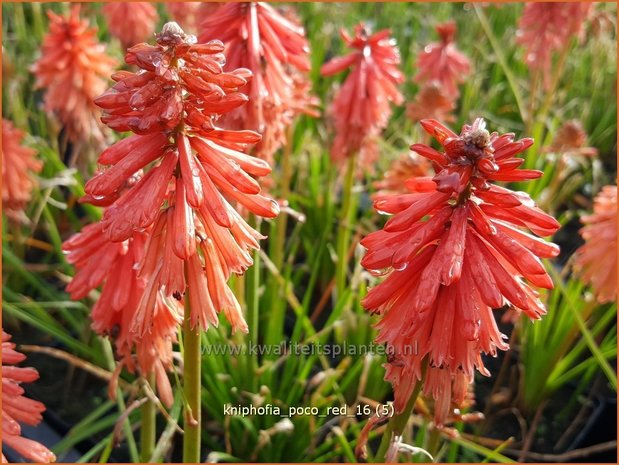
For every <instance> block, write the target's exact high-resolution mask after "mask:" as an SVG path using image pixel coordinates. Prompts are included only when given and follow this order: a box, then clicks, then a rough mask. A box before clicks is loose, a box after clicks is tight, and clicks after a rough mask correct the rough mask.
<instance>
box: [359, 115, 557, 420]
mask: <svg viewBox="0 0 619 465" xmlns="http://www.w3.org/2000/svg"><path fill="white" fill-rule="evenodd" d="M421 125H422V126H423V128H424V129H425V130H426V132H428V133H429V134H430V135H432V136H433V137H434V138H435V139H436V140H438V142H440V144H441V145H442V146H443V149H444V151H443V152H439V151H437V150H435V149H433V148H431V147H429V146H426V145H422V144H415V145H412V146H411V150H413V151H415V152H417V153H418V154H419V155H421V156H423V157H425V158H427V159H428V160H430V161H431V162H432V164H433V165H434V168H435V172H436V173H437V174H436V175H435V176H434V177H432V178H430V177H427V178H417V179H413V180H410V181H407V183H406V187H407V188H408V190H409V193H406V194H396V195H393V196H384V197H381V198H379V199H377V200H376V201H375V208H376V210H378V211H381V212H385V213H388V214H393V215H394V216H393V217H392V218H390V219H389V221H387V223H386V224H385V227H384V229H383V230H380V231H377V232H374V233H372V234H370V235H368V236H367V237H365V238H364V239H363V241H362V244H363V245H364V246H365V247H366V248H367V249H368V250H367V253H366V255H365V257H364V258H363V260H362V264H363V266H364V267H365V268H367V269H368V270H370V272H371V273H373V274H375V275H378V276H380V275H385V274H388V276H387V278H386V279H385V280H384V281H383V282H382V283H381V284H379V285H378V286H376V287H374V288H373V289H371V290H370V292H369V293H368V295H367V296H366V298H365V299H364V301H363V304H364V306H365V307H366V308H367V309H368V310H371V311H372V312H374V313H378V314H381V315H382V319H381V321H380V322H379V323H378V324H377V327H378V328H379V335H378V339H377V340H378V341H379V342H384V343H386V344H387V346H388V349H389V350H390V352H391V354H392V356H391V357H390V359H389V362H388V364H387V374H386V379H388V380H389V381H390V382H391V383H392V384H393V386H394V390H395V407H396V409H397V410H398V411H401V410H402V409H403V408H404V406H405V405H406V404H407V402H408V399H409V398H410V396H411V393H412V391H413V388H414V385H415V382H416V381H417V380H418V379H420V378H421V373H422V362H423V361H424V359H427V360H428V363H429V365H428V366H429V368H428V373H427V377H426V380H425V383H424V392H425V393H426V394H432V395H433V397H434V399H436V401H437V404H436V421H437V423H439V424H440V423H442V422H443V420H444V419H445V418H446V416H447V414H448V413H449V408H450V401H451V400H453V401H454V402H455V403H460V402H462V400H463V399H464V396H465V394H466V386H467V385H468V383H470V382H471V381H472V379H473V373H474V369H478V370H479V371H480V372H481V373H483V374H489V373H488V372H487V370H486V368H485V367H484V365H483V362H482V360H481V356H480V355H481V353H486V354H495V353H496V350H497V349H501V350H505V349H507V344H506V343H505V342H504V336H503V335H502V334H500V333H499V331H498V329H497V326H496V323H495V320H494V317H493V315H492V309H495V308H500V307H503V306H505V305H510V306H512V307H514V308H515V309H517V310H520V311H523V312H524V313H525V314H527V315H528V316H529V317H530V318H532V319H538V318H540V316H541V315H543V314H544V313H545V309H544V306H543V304H542V302H541V301H540V300H539V298H538V293H537V292H536V291H535V290H534V289H533V286H535V287H542V288H546V289H549V288H552V281H551V279H550V277H549V276H548V274H547V273H546V270H545V269H544V266H543V265H542V263H541V261H540V260H539V258H538V257H541V258H550V257H555V256H557V254H558V253H559V249H558V247H557V246H556V245H554V244H551V243H547V242H544V241H542V240H540V239H538V238H536V237H534V236H532V235H529V234H527V233H526V232H524V231H523V230H522V229H523V228H528V229H530V230H531V231H533V232H534V233H535V234H538V235H541V236H547V235H550V234H553V233H554V232H555V231H556V230H557V229H558V228H559V223H558V222H557V221H556V220H555V219H554V218H552V217H550V216H548V215H546V214H545V213H543V212H542V211H541V210H539V209H538V208H537V207H536V206H535V204H534V203H533V201H532V200H531V198H530V197H529V196H528V195H527V194H525V193H523V192H512V191H510V190H508V189H505V188H503V187H499V186H496V185H493V184H492V182H493V181H524V180H528V179H535V178H537V177H539V176H541V175H542V173H541V172H540V171H534V170H524V169H523V170H519V169H518V167H519V166H520V165H521V164H522V162H523V160H522V159H520V158H515V155H516V154H518V153H520V152H522V151H523V150H525V149H527V148H528V147H529V146H531V144H532V143H533V140H532V139H521V140H514V135H513V134H504V135H501V136H499V135H498V134H497V133H496V132H495V133H492V134H490V133H489V132H488V131H487V130H486V128H485V122H484V121H483V120H482V119H477V120H475V122H474V123H473V124H472V125H470V126H468V125H466V126H464V127H463V129H462V132H461V133H460V135H458V134H456V133H454V132H452V131H451V130H450V129H448V128H447V127H445V126H443V125H441V124H440V123H438V122H437V121H434V120H424V121H422V122H421Z"/></svg>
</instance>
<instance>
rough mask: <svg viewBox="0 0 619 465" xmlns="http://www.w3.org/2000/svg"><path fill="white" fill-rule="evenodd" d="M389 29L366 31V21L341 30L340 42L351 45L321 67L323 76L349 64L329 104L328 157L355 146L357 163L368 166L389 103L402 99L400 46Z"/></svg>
mask: <svg viewBox="0 0 619 465" xmlns="http://www.w3.org/2000/svg"><path fill="white" fill-rule="evenodd" d="M390 34H391V31H389V30H383V31H380V32H377V33H375V34H372V35H370V33H369V31H368V29H367V28H366V27H365V25H364V24H358V25H357V26H355V29H354V34H353V36H350V35H349V34H348V32H347V31H345V30H342V31H341V35H342V38H343V39H344V42H346V44H347V45H348V47H349V48H352V49H354V51H353V52H351V53H349V54H348V55H345V56H342V57H336V58H333V59H332V60H330V61H329V62H327V63H325V64H324V65H323V66H322V68H321V69H320V73H321V74H322V75H323V76H331V75H333V74H336V73H340V72H342V71H345V70H346V69H348V68H350V72H349V73H348V76H347V77H346V80H345V81H344V83H343V84H342V87H341V88H340V89H339V91H338V93H337V95H336V96H335V99H334V100H333V104H332V106H331V116H332V118H333V120H334V125H335V140H334V141H333V146H332V147H331V157H332V158H333V160H335V161H336V162H342V161H343V160H345V159H347V158H348V157H350V156H351V155H353V154H355V153H357V152H359V154H360V163H361V164H362V166H364V167H365V168H366V169H370V168H371V166H372V165H373V163H374V161H376V159H377V157H378V150H377V146H376V142H377V138H378V137H379V136H380V134H381V132H382V131H383V129H385V127H386V126H387V122H388V121H389V117H390V116H391V112H392V110H391V106H390V104H392V103H394V104H396V105H401V104H402V102H403V101H404V98H403V97H402V94H400V92H399V91H398V87H397V86H398V84H401V83H402V82H404V76H403V75H402V73H401V72H400V70H399V69H398V66H399V64H400V52H399V50H398V48H397V46H396V43H395V40H394V39H392V38H390Z"/></svg>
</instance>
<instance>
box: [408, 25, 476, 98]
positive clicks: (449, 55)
mask: <svg viewBox="0 0 619 465" xmlns="http://www.w3.org/2000/svg"><path fill="white" fill-rule="evenodd" d="M436 32H438V35H439V36H440V37H441V41H440V42H436V43H432V44H430V45H427V46H426V47H425V48H424V49H423V50H422V51H421V53H420V54H419V56H418V57H417V67H418V68H419V72H418V73H417V75H416V76H415V81H416V82H419V83H423V82H429V81H438V82H440V83H441V85H442V87H443V89H444V92H445V94H446V95H447V96H448V97H451V98H452V99H456V98H457V97H458V95H460V92H459V91H458V84H460V83H462V82H464V79H465V78H466V77H467V76H468V75H469V74H470V73H471V64H470V63H469V60H468V58H467V57H466V56H464V55H463V54H462V52H460V51H459V50H458V49H457V48H456V45H455V43H454V37H455V35H456V23H455V22H454V21H450V22H447V23H444V24H439V25H438V26H436Z"/></svg>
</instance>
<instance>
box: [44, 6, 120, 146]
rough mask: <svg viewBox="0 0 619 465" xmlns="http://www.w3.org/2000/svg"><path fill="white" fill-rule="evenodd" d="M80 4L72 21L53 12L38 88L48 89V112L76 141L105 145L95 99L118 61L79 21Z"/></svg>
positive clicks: (73, 13)
mask: <svg viewBox="0 0 619 465" xmlns="http://www.w3.org/2000/svg"><path fill="white" fill-rule="evenodd" d="M79 10H80V6H79V4H76V5H73V6H72V7H71V14H70V16H69V17H68V18H64V17H62V16H58V15H57V14H55V13H54V12H52V11H48V12H47V15H48V17H49V20H50V30H49V32H48V34H47V35H46V36H45V39H44V40H43V46H42V50H41V58H39V60H38V61H37V62H36V63H35V64H34V66H33V68H32V72H33V73H34V75H35V76H36V83H35V86H36V87H37V88H44V89H45V97H44V102H45V109H46V110H47V111H48V112H50V113H53V114H55V115H56V116H57V117H58V119H59V121H60V122H61V123H62V125H63V126H64V128H65V130H66V131H67V133H68V137H69V139H70V140H71V141H73V142H78V141H88V140H90V138H91V137H92V138H93V140H95V141H97V142H99V143H101V142H103V133H102V126H101V123H100V121H99V115H100V111H99V109H98V108H97V107H96V106H95V105H94V103H93V99H94V98H95V97H96V96H98V95H100V94H101V92H103V91H104V90H105V86H106V80H107V78H108V76H109V75H110V74H111V72H112V70H113V69H114V66H115V65H116V61H115V60H114V59H112V58H111V57H109V56H107V55H106V54H105V48H104V46H103V45H101V44H99V43H98V42H97V35H96V30H95V29H94V28H90V27H89V26H88V21H87V20H82V19H80V18H79Z"/></svg>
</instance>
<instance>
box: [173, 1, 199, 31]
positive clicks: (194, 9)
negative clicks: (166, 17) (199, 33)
mask: <svg viewBox="0 0 619 465" xmlns="http://www.w3.org/2000/svg"><path fill="white" fill-rule="evenodd" d="M201 5H202V3H200V2H166V3H165V7H166V9H167V10H168V13H170V16H172V19H173V20H174V21H176V22H177V23H178V24H179V25H180V26H181V27H182V28H184V29H187V30H194V29H195V27H196V16H197V13H198V10H199V9H200V7H201ZM207 5H208V4H207Z"/></svg>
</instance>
